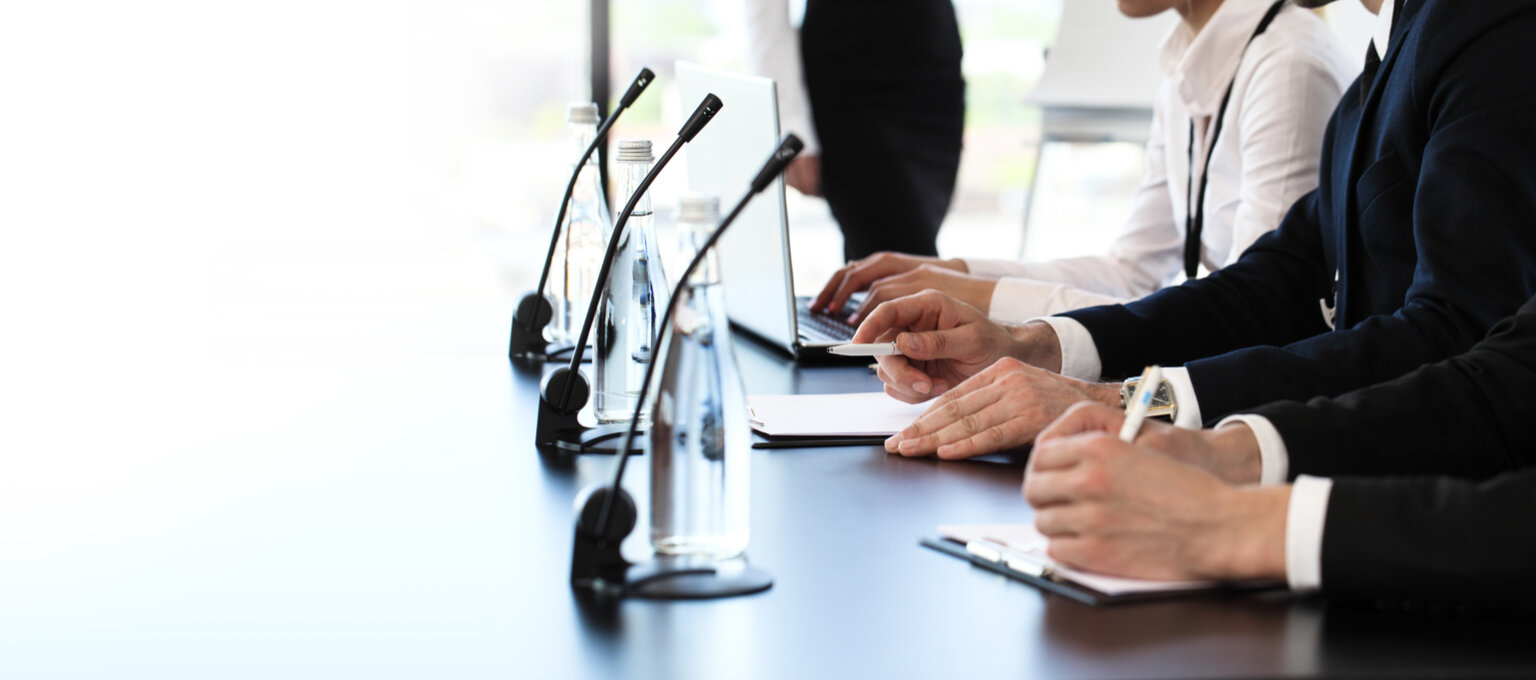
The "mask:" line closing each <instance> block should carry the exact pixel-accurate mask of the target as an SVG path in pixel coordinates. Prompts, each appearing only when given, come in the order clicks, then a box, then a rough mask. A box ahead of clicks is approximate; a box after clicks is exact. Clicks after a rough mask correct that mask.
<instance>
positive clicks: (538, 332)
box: [507, 68, 656, 362]
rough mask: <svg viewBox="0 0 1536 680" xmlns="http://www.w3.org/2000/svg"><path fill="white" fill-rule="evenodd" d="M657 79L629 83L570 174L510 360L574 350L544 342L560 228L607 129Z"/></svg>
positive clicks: (521, 307) (521, 306) (643, 75)
mask: <svg viewBox="0 0 1536 680" xmlns="http://www.w3.org/2000/svg"><path fill="white" fill-rule="evenodd" d="M655 79H656V74H655V73H652V72H651V70H650V69H648V68H642V69H640V74H639V75H636V76H635V80H634V82H632V83H630V84H629V89H628V90H627V91H625V92H624V96H623V97H621V98H620V99H619V105H618V107H617V108H615V109H614V110H613V115H610V116H608V119H607V120H605V121H603V124H602V125H601V126H599V127H598V128H597V134H595V135H593V136H592V143H591V144H588V145H587V150H586V151H583V152H582V154H581V158H579V159H577V161H576V171H575V172H573V173H571V181H570V182H567V183H566V185H565V194H564V196H563V197H562V198H561V199H560V211H559V213H557V214H556V215H555V229H554V233H553V234H551V235H550V237H549V253H548V254H546V255H545V256H544V271H543V272H542V273H540V274H539V285H538V287H537V288H534V289H533V292H531V293H528V294H525V295H523V299H522V300H520V301H519V302H518V303H517V311H516V312H514V313H513V314H512V334H511V339H510V340H509V341H508V342H507V358H508V359H510V360H512V361H518V362H529V361H548V360H550V359H553V358H555V357H556V356H558V355H560V354H563V353H565V352H569V351H571V350H572V349H573V348H572V347H571V346H570V345H561V346H555V347H550V346H549V344H548V343H547V342H546V341H545V340H544V327H545V326H548V325H549V321H550V319H552V318H553V317H554V314H555V312H554V309H553V308H552V307H551V306H550V304H549V298H547V297H544V286H546V285H548V283H549V269H550V266H551V265H553V264H554V261H555V249H556V247H557V246H559V244H560V232H561V227H563V226H564V225H565V211H566V208H567V207H569V206H570V204H571V194H572V193H573V192H575V190H576V180H577V179H578V178H580V177H581V172H582V170H585V169H586V165H587V159H588V158H591V157H592V152H593V151H594V150H596V149H597V147H598V145H599V144H602V143H603V140H604V139H605V138H606V137H607V136H608V128H611V127H613V123H614V121H616V120H618V119H619V114H621V113H624V110H625V109H627V108H629V106H630V105H631V104H634V103H635V100H636V99H638V98H639V97H640V93H641V92H644V91H645V88H646V86H648V85H650V84H651V81H653V80H655Z"/></svg>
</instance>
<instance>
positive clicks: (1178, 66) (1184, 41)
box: [1157, 0, 1392, 116]
mask: <svg viewBox="0 0 1536 680" xmlns="http://www.w3.org/2000/svg"><path fill="white" fill-rule="evenodd" d="M1391 1H1392V0H1384V2H1388V3H1390V2H1391ZM1272 4H1274V0H1226V2H1223V3H1221V6H1220V7H1217V8H1216V13H1215V14H1212V15H1211V18H1210V20H1209V21H1207V22H1206V24H1205V28H1203V29H1201V31H1200V33H1199V34H1198V35H1197V34H1195V33H1194V32H1193V31H1191V30H1190V29H1189V26H1188V25H1187V24H1185V23H1184V22H1182V21H1180V22H1178V23H1177V24H1175V25H1174V27H1173V31H1171V32H1170V33H1169V34H1168V37H1167V38H1165V39H1163V46H1162V48H1161V50H1160V51H1159V52H1158V55H1157V65H1158V67H1160V68H1161V69H1162V71H1163V74H1164V75H1166V76H1167V77H1168V79H1169V81H1170V82H1172V83H1173V85H1174V87H1175V88H1177V89H1176V91H1177V92H1178V93H1179V98H1180V99H1183V100H1184V106H1185V108H1187V109H1188V110H1189V113H1190V115H1192V116H1213V115H1215V114H1216V109H1218V108H1220V107H1221V97H1222V95H1224V94H1226V92H1227V85H1228V84H1230V83H1231V82H1232V78H1233V76H1234V75H1236V73H1237V66H1238V64H1239V63H1240V62H1241V61H1242V59H1243V48H1244V47H1245V46H1246V45H1247V44H1248V39H1249V38H1250V37H1252V36H1253V31H1254V29H1256V28H1258V26H1259V20H1260V19H1263V18H1264V13H1265V12H1267V11H1269V7H1270V5H1272Z"/></svg>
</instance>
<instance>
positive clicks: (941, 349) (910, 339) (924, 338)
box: [896, 330, 956, 361]
mask: <svg viewBox="0 0 1536 680" xmlns="http://www.w3.org/2000/svg"><path fill="white" fill-rule="evenodd" d="M954 333H955V331H954V330H943V331H909V332H905V333H902V334H900V335H898V336H896V348H897V349H900V350H901V353H902V354H905V355H906V356H907V357H908V358H910V359H918V360H920V361H928V360H933V359H952V358H954V351H953V350H954V349H955V346H956V342H955V340H956V338H955V337H954Z"/></svg>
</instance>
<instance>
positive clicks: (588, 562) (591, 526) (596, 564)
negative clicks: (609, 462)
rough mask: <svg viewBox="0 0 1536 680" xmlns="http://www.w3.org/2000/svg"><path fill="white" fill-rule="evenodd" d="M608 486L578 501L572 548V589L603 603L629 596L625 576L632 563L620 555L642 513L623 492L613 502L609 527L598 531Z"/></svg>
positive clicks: (588, 490) (598, 487)
mask: <svg viewBox="0 0 1536 680" xmlns="http://www.w3.org/2000/svg"><path fill="white" fill-rule="evenodd" d="M610 491H611V489H609V487H608V486H606V485H602V484H598V485H594V486H590V487H587V488H586V489H584V490H583V491H582V497H581V498H580V499H579V500H578V501H577V505H578V506H579V507H580V508H581V510H580V512H578V513H577V515H576V532H575V533H576V537H575V541H574V542H573V543H572V547H571V588H572V589H573V590H576V591H577V592H585V593H591V594H592V595H595V596H597V597H598V598H600V599H617V598H620V597H623V596H624V593H625V590H626V588H625V574H626V573H627V572H628V571H629V567H630V563H629V561H627V560H625V559H624V555H623V554H622V553H621V552H620V550H619V548H620V545H621V544H622V543H623V542H624V537H626V536H628V535H629V533H630V532H631V531H633V530H634V528H635V520H636V518H637V517H638V516H639V513H638V512H636V509H635V501H634V499H633V498H631V497H630V495H629V493H628V492H626V491H624V490H623V489H619V490H618V496H617V497H616V498H615V499H614V500H613V503H612V507H611V509H610V510H609V512H610V513H611V516H610V517H609V518H608V523H607V527H606V528H604V529H603V530H602V531H601V532H599V531H598V525H599V524H600V521H599V520H600V518H601V515H602V507H603V504H604V501H605V500H606V499H607V497H608V494H609V492H610Z"/></svg>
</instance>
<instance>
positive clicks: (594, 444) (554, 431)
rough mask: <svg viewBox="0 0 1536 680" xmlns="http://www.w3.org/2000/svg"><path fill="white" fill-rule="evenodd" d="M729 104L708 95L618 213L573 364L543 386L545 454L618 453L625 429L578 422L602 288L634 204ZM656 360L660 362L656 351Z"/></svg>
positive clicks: (541, 441)
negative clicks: (616, 442) (611, 443)
mask: <svg viewBox="0 0 1536 680" xmlns="http://www.w3.org/2000/svg"><path fill="white" fill-rule="evenodd" d="M724 106H725V104H724V103H723V102H721V101H720V98H719V97H716V96H715V95H713V94H708V95H705V96H704V100H703V101H701V102H699V106H698V108H696V109H694V111H693V115H692V116H689V117H688V121H687V122H686V123H683V127H682V128H681V129H679V130H678V132H677V139H676V140H675V141H673V142H672V146H670V147H668V148H667V150H666V152H665V153H663V154H662V155H661V158H659V159H657V161H656V164H655V165H654V166H652V167H651V171H650V172H649V173H646V175H645V178H644V179H642V180H640V185H639V186H637V187H635V193H634V195H632V196H630V197H629V202H628V203H627V204H625V206H624V210H623V211H622V212H620V213H619V219H618V221H616V222H615V223H614V225H613V234H612V235H611V236H609V238H608V249H607V251H606V252H604V253H603V264H602V267H601V268H599V269H598V272H597V285H596V286H595V288H594V289H593V291H592V301H591V302H589V303H588V305H587V316H586V318H585V319H583V320H582V324H581V336H580V337H579V338H577V340H576V346H575V348H574V349H573V350H572V352H571V361H570V364H569V365H568V366H562V367H560V368H557V369H555V370H553V371H551V372H550V373H549V374H547V375H545V376H544V382H543V384H541V385H539V417H538V426H537V430H536V432H535V437H536V439H535V442H534V443H535V445H537V446H538V447H539V449H540V450H541V451H560V452H566V453H614V452H615V451H616V450H615V449H613V448H609V447H604V446H600V444H601V443H602V442H603V441H606V440H608V439H612V438H614V437H617V436H619V435H620V434H623V432H624V429H623V428H622V427H620V426H618V425H617V424H614V425H601V426H598V427H587V426H586V425H583V424H581V422H580V420H579V419H578V418H577V414H578V413H579V412H580V411H581V407H582V406H583V405H585V404H586V403H587V398H588V397H589V396H590V395H591V392H592V389H591V387H590V386H589V385H588V384H587V379H586V378H585V377H583V376H582V375H581V360H582V357H583V353H584V352H585V351H586V347H587V339H588V338H590V337H591V335H592V323H593V322H594V321H595V320H596V319H597V310H598V306H599V305H600V304H602V297H603V288H604V287H606V286H607V285H608V274H609V270H611V269H612V268H613V261H614V259H615V258H616V257H617V256H618V252H619V244H620V243H622V242H623V241H624V226H625V225H626V224H627V223H628V222H629V217H630V214H631V213H633V212H634V210H635V204H637V203H639V202H640V198H641V197H642V196H644V195H645V192H646V191H647V190H648V189H650V187H651V182H653V181H655V180H656V176H657V175H659V174H661V170H662V168H665V167H666V166H667V162H668V161H671V160H672V157H673V156H675V155H677V152H678V151H679V150H680V149H682V148H683V145H684V144H687V143H688V142H691V141H693V138H694V137H695V136H696V135H698V134H699V131H700V130H702V129H704V126H705V125H707V124H709V121H710V120H713V119H714V117H715V114H716V113H719V111H720V109H721V108H723V107H724ZM653 347H654V345H653ZM651 361H652V363H654V362H655V357H654V352H653V356H652V359H651ZM641 389H644V388H643V387H642V388H641ZM631 436H633V435H631Z"/></svg>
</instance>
